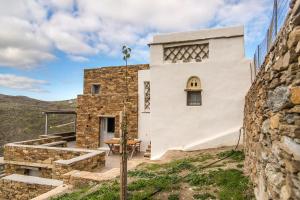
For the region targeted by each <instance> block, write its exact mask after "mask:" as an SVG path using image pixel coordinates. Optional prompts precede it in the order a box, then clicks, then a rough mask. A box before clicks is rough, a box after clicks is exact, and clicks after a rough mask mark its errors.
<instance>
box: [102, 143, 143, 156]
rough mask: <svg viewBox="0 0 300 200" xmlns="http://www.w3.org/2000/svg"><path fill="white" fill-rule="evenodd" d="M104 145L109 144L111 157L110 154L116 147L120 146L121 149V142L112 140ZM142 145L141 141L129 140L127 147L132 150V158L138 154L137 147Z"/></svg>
mask: <svg viewBox="0 0 300 200" xmlns="http://www.w3.org/2000/svg"><path fill="white" fill-rule="evenodd" d="M104 143H105V144H107V145H108V147H109V152H108V155H110V153H112V152H113V149H114V146H116V145H119V146H120V147H121V140H116V139H110V140H106V141H105V142H104ZM140 144H141V141H140V140H127V146H131V149H132V150H131V153H130V158H132V157H133V155H134V154H135V152H136V147H137V146H138V145H140ZM120 150H121V149H120Z"/></svg>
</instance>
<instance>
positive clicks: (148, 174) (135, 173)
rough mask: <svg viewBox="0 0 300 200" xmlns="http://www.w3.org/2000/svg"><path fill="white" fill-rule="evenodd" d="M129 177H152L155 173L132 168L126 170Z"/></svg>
mask: <svg viewBox="0 0 300 200" xmlns="http://www.w3.org/2000/svg"><path fill="white" fill-rule="evenodd" d="M128 176H129V177H139V178H153V177H155V176H156V175H155V174H154V173H151V172H146V171H143V170H134V171H129V172H128Z"/></svg>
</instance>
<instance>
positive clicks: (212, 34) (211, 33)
mask: <svg viewBox="0 0 300 200" xmlns="http://www.w3.org/2000/svg"><path fill="white" fill-rule="evenodd" d="M243 35H244V27H243V26H236V27H228V28H219V29H202V30H199V31H189V32H179V33H167V34H161V35H155V36H154V37H153V42H152V43H150V45H153V44H161V43H174V42H182V41H192V40H203V39H212V38H221V37H223V38H226V37H236V36H243Z"/></svg>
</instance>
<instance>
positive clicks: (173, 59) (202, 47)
mask: <svg viewBox="0 0 300 200" xmlns="http://www.w3.org/2000/svg"><path fill="white" fill-rule="evenodd" d="M208 46H209V45H208V43H204V44H190V45H180V46H172V47H166V48H164V61H166V62H170V63H178V62H201V61H202V60H204V59H208V57H209V47H208Z"/></svg>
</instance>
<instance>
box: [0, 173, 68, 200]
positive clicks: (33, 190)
mask: <svg viewBox="0 0 300 200" xmlns="http://www.w3.org/2000/svg"><path fill="white" fill-rule="evenodd" d="M62 184H63V182H62V181H58V180H53V179H45V178H39V177H29V176H23V175H17V174H13V175H10V176H6V177H4V178H2V179H0V188H1V190H0V199H3V200H4V199H5V200H10V199H11V200H12V199H14V200H27V199H32V198H34V197H36V196H38V195H41V194H43V193H45V192H48V191H50V190H52V189H53V188H56V187H58V186H60V185H62Z"/></svg>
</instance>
